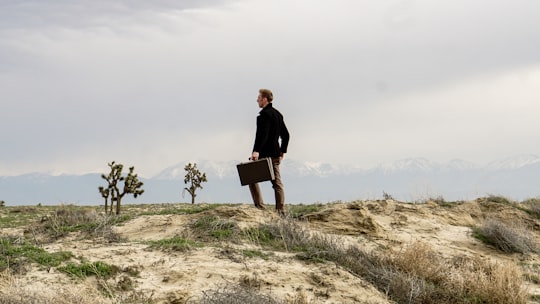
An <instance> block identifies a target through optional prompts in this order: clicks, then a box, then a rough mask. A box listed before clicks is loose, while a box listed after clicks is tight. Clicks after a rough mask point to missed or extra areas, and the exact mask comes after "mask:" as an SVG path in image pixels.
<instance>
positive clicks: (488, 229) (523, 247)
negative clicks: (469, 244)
mask: <svg viewBox="0 0 540 304" xmlns="http://www.w3.org/2000/svg"><path fill="white" fill-rule="evenodd" d="M473 235H474V236H475V237H476V238H477V239H479V240H481V241H482V242H484V243H486V244H489V245H493V246H494V247H495V248H497V249H499V250H501V251H503V252H507V253H513V252H517V253H527V252H536V251H537V246H536V242H535V240H534V236H533V235H532V234H531V233H530V231H528V230H527V229H526V228H525V227H524V226H521V225H519V224H517V223H513V224H511V225H510V224H505V223H504V222H502V221H500V220H498V219H494V218H488V219H487V220H486V221H485V222H484V224H483V225H482V226H478V227H474V228H473Z"/></svg>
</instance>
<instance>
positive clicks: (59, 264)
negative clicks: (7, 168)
mask: <svg viewBox="0 0 540 304" xmlns="http://www.w3.org/2000/svg"><path fill="white" fill-rule="evenodd" d="M432 200H433V199H432ZM434 201H435V200H434ZM435 202H436V203H437V205H438V206H443V207H446V205H447V204H449V203H448V202H445V201H444V199H443V198H441V200H440V201H435ZM478 203H479V205H480V208H478V206H475V207H474V208H471V209H470V210H471V217H473V218H475V219H478V220H480V219H482V218H487V220H486V221H485V222H483V224H482V225H481V226H478V227H475V228H474V229H473V235H474V236H476V237H477V238H480V239H482V240H483V241H484V242H486V243H488V244H490V245H491V246H494V247H495V248H498V249H499V250H501V251H503V252H519V253H525V254H526V255H523V257H524V258H523V259H522V260H521V264H519V265H518V264H516V263H515V262H511V261H504V260H501V259H496V258H493V259H491V258H490V259H487V258H485V257H483V256H482V255H477V256H474V255H472V257H471V255H467V256H466V255H460V254H452V255H448V254H443V253H441V252H440V251H439V250H438V249H440V248H434V247H431V245H428V244H427V243H423V242H412V243H409V244H407V243H401V245H398V243H397V242H396V243H385V242H383V241H382V240H381V239H377V238H375V239H372V238H370V237H369V236H363V235H358V234H357V232H355V233H356V234H354V235H353V234H349V235H347V236H346V237H344V236H341V235H338V234H336V233H335V232H329V230H325V227H327V225H330V223H329V222H328V221H339V223H333V224H335V225H357V223H359V221H358V222H355V221H354V220H352V221H341V214H345V213H347V214H351V215H353V217H360V216H361V217H366V216H368V214H370V213H371V214H372V213H377V212H379V213H381V214H382V213H386V212H388V210H391V212H389V213H388V214H389V216H390V217H391V218H392V219H394V218H396V216H398V215H399V216H402V217H407V218H410V217H413V216H414V215H415V214H416V213H417V212H416V210H421V211H422V212H423V213H422V216H423V217H428V216H430V215H429V212H433V213H434V214H436V215H437V216H442V215H441V214H447V213H453V212H466V211H464V210H467V209H466V208H467V205H463V206H460V208H451V209H444V210H442V209H437V208H438V206H435V205H433V204H432V205H430V206H427V207H426V206H421V205H411V206H406V205H401V206H400V208H394V207H396V206H397V205H396V206H394V205H393V204H394V202H380V201H379V203H372V205H373V206H372V207H373V208H366V207H365V206H364V205H363V204H361V203H359V202H351V203H350V204H348V205H345V206H343V204H346V203H343V202H340V203H339V204H337V203H336V204H335V205H336V206H333V205H332V204H325V205H322V204H316V205H297V206H296V205H291V206H288V212H289V216H288V217H287V218H286V219H280V218H279V217H277V216H275V214H274V213H271V212H269V211H262V213H261V211H259V210H255V209H254V208H249V207H246V206H238V205H228V206H223V205H218V204H202V205H191V204H185V205H183V204H180V205H179V206H172V205H170V204H161V205H158V204H156V205H151V206H150V205H126V206H125V209H123V211H124V212H125V214H124V215H123V216H108V215H106V214H105V215H103V213H102V212H101V213H98V212H96V210H97V207H78V206H74V205H62V206H60V207H17V208H15V207H6V208H3V209H2V210H0V215H1V217H0V225H1V226H0V228H2V229H4V228H5V229H7V230H1V231H2V233H3V232H4V231H9V233H14V234H16V236H9V237H8V236H6V237H4V236H2V237H1V238H0V304H22V303H38V304H40V303H62V304H63V303H81V304H86V303H102V302H103V301H100V300H101V299H103V298H104V297H106V298H108V300H106V301H105V302H109V303H110V302H113V303H148V304H152V303H158V302H159V303H161V302H168V303H287V304H293V303H294V304H308V303H317V301H319V300H321V301H326V300H330V301H333V302H336V303H337V302H339V301H340V299H338V298H336V294H337V293H340V294H341V295H343V296H347V291H350V290H347V291H346V290H343V289H339V288H340V287H339V286H338V284H333V282H334V281H330V280H329V278H330V277H332V273H331V272H336V273H337V272H339V273H340V274H339V275H338V276H337V277H339V280H340V281H341V282H342V283H343V282H347V281H354V279H351V278H354V277H357V278H361V279H362V282H363V283H362V286H364V285H365V284H366V283H369V284H371V286H373V287H375V288H376V289H377V290H379V292H380V294H381V295H383V297H384V296H386V297H387V298H388V300H389V301H392V302H395V303H427V304H430V303H433V304H435V303H437V304H438V303H442V304H445V303H458V304H460V303H463V304H465V303H467V304H470V303H478V304H479V303H495V304H498V303H500V304H503V303H514V304H525V303H528V301H535V300H536V301H537V300H538V295H534V294H530V295H529V294H527V292H526V290H525V289H524V286H525V285H526V284H525V283H524V282H526V283H527V284H536V285H540V279H539V276H538V275H537V273H538V255H537V253H538V250H537V247H536V244H535V235H534V234H533V233H535V232H533V231H532V230H528V229H531V228H533V227H537V226H536V225H537V224H538V222H537V221H536V222H535V217H531V215H532V213H531V212H528V213H525V212H519V211H516V210H515V208H517V209H519V210H525V209H527V210H533V209H534V207H533V206H534V205H535V204H537V201H533V200H527V201H525V202H522V204H519V205H518V204H515V203H511V202H508V203H507V202H505V201H504V200H502V199H500V198H495V199H492V198H484V199H482V200H479V201H478ZM395 204H401V203H395ZM475 204H476V202H475ZM499 205H500V206H499ZM337 206H340V207H339V208H343V209H335V210H336V212H337V211H340V212H345V213H339V214H340V215H339V216H338V217H337V218H336V219H334V218H331V217H309V216H306V215H309V214H311V213H317V212H318V211H321V209H322V210H323V211H325V212H326V211H329V210H332V208H337ZM220 208H223V209H220ZM385 208H386V209H385ZM501 210H502V211H504V212H501ZM402 212H403V213H405V214H403V213H402ZM505 212H508V213H509V214H511V215H512V218H509V217H507V218H504V215H505ZM396 214H397V215H396ZM456 214H462V213H456ZM486 214H491V215H495V216H498V217H495V218H493V217H491V218H490V217H486ZM190 215H192V216H190ZM261 215H263V216H262V217H261ZM139 216H145V219H144V220H145V223H144V224H141V223H143V221H140V220H138V217H139ZM266 216H268V217H271V218H264V217H266ZM458 216H459V215H457V216H456V218H457V217H458ZM514 217H519V218H514ZM307 218H309V221H308V220H307ZM131 219H134V221H132V222H129V223H127V221H129V220H131ZM244 219H246V220H245V221H244ZM353 219H356V218H353ZM503 219H505V220H503ZM520 219H522V220H520ZM523 219H526V220H523ZM158 220H159V221H158ZM175 221H179V222H180V223H182V224H181V225H182V226H177V227H172V228H174V229H171V227H170V225H173V223H175ZM403 222H404V223H405V224H406V223H408V222H412V220H403ZM521 222H523V223H527V226H525V224H522V225H519V224H518V223H521ZM121 225H125V226H126V227H122V226H121ZM138 225H142V226H141V227H140V229H155V231H159V232H156V233H161V231H163V232H166V233H167V235H168V236H169V237H168V238H163V239H158V240H154V241H147V242H143V243H140V241H139V240H140V238H139V237H138V236H136V237H135V240H138V241H136V242H135V243H136V245H134V246H130V244H127V243H126V244H124V243H123V244H110V243H111V242H117V241H118V240H124V241H126V242H127V239H125V238H124V237H122V235H121V234H119V233H117V232H115V231H117V230H118V229H120V231H122V228H124V229H127V230H123V231H124V232H125V231H132V230H133V229H134V228H135V229H137V227H139V226H138ZM114 226H117V227H114ZM8 227H10V228H8ZM11 227H23V228H24V229H19V228H17V229H13V228H11ZM130 227H131V228H130ZM336 227H337V226H336ZM467 227H468V226H467ZM525 227H528V228H525ZM116 228H118V229H116ZM130 229H131V230H130ZM23 230H24V231H25V232H24V235H23V234H22V231H23ZM334 231H335V230H334ZM338 231H341V230H338ZM352 231H357V230H352ZM171 232H174V234H171ZM132 233H134V235H137V234H136V233H138V232H132ZM171 235H175V236H172V237H171ZM43 236H49V237H50V238H48V239H47V238H44V237H43ZM132 237H133V236H132ZM60 238H62V241H61V242H59V241H58V239H60ZM103 240H106V241H107V242H103ZM357 242H358V243H357ZM49 244H51V245H53V247H54V248H65V246H69V247H68V248H71V246H73V247H72V248H73V250H74V251H73V252H76V254H77V257H76V258H74V254H73V253H72V252H67V251H65V252H64V251H60V252H48V251H47V250H46V248H50V247H48V246H49ZM75 244H77V245H75ZM145 244H147V245H148V247H147V250H144V248H145ZM99 246H110V249H109V250H110V251H109V252H107V254H106V256H109V254H111V255H115V258H114V261H122V262H115V263H118V265H122V267H121V268H120V267H118V266H115V265H113V264H109V263H105V262H104V261H99V260H98V261H94V262H90V261H88V260H87V258H85V257H84V255H87V254H92V260H94V259H95V258H96V257H97V256H99V255H94V254H93V253H90V252H92V250H94V249H95V248H96V247H99ZM433 246H436V245H433ZM203 247H204V248H203ZM477 247H484V248H487V247H485V246H477ZM87 248H88V251H87ZM148 249H150V250H153V251H149V250H148ZM48 250H50V249H48ZM70 250H71V249H70ZM138 250H140V251H141V253H140V255H142V254H144V259H148V260H149V261H148V262H141V261H132V260H129V259H131V258H133V257H134V256H137V254H139V253H137V251H138ZM186 252H187V253H186ZM202 252H204V254H205V255H208V254H209V255H211V256H210V259H216V260H217V261H218V263H220V262H223V263H224V264H225V263H227V264H226V267H217V268H216V270H215V271H213V270H212V271H208V272H205V271H203V268H197V264H196V263H197V262H196V260H195V259H194V256H197V254H199V255H200V254H201V253H202ZM129 254H132V256H131V257H130V258H129V259H126V258H124V259H122V256H123V255H129ZM484 256H485V255H484ZM74 261H75V262H74ZM110 261H111V260H109V259H108V260H107V262H110ZM126 261H130V262H126ZM205 261H206V260H205ZM276 261H278V262H279V263H276ZM495 261H497V262H495ZM283 262H285V264H286V265H289V263H290V264H291V265H294V267H299V266H298V265H304V266H305V264H312V263H318V264H317V265H316V266H308V267H309V269H317V271H307V270H306V272H305V273H302V274H301V276H302V277H303V278H304V279H305V281H302V283H299V284H302V286H306V287H303V288H305V289H301V288H299V289H297V290H296V291H295V292H296V294H294V292H293V293H288V294H287V295H286V296H278V295H275V294H273V292H274V291H275V290H278V289H280V286H278V285H276V284H275V282H272V281H271V280H270V279H269V278H268V276H266V273H274V272H275V271H278V270H279V269H278V267H280V266H275V265H276V264H277V265H283V264H284V263H283ZM120 263H122V264H120ZM182 263H187V264H189V266H188V267H187V268H183V267H179V266H178V265H180V264H182ZM263 264H265V266H262V265H263ZM266 264H268V267H269V268H266V269H265V270H264V272H263V271H259V269H257V268H258V267H266ZM235 265H237V266H235ZM235 267H238V268H241V269H242V271H239V272H238V273H237V275H236V277H234V276H233V275H232V274H231V273H223V272H222V271H220V270H218V268H219V269H221V268H226V269H227V270H228V271H229V270H230V271H233V269H235ZM169 268H170V269H169ZM36 269H37V271H40V272H42V273H44V274H45V275H46V272H48V271H50V272H52V273H56V274H55V275H57V276H65V278H66V280H69V279H68V278H69V277H73V278H77V280H69V281H72V282H74V283H73V284H80V283H78V282H81V281H82V280H84V281H85V283H84V285H83V284H81V285H73V286H86V287H88V286H90V287H92V288H93V289H91V290H90V291H88V290H82V289H81V290H80V291H79V292H78V293H77V292H75V291H76V290H77V289H78V288H72V289H71V290H68V289H62V288H58V287H56V289H54V288H51V289H50V290H51V293H50V294H37V293H35V292H32V290H30V289H25V288H24V284H28V281H25V283H20V284H23V285H17V283H16V282H17V280H18V279H19V278H25V277H26V278H27V276H23V274H24V273H27V272H30V271H36ZM207 269H208V267H206V265H205V270H207ZM330 269H331V270H330ZM159 271H162V273H161V274H162V275H163V276H164V277H163V278H162V282H163V284H178V282H182V281H184V280H188V279H189V277H188V276H189V273H190V271H191V273H193V274H194V275H196V274H197V273H198V274H199V275H200V276H201V275H202V276H204V279H205V280H211V279H212V278H215V277H217V276H219V277H221V278H222V279H223V280H225V281H226V282H227V283H226V284H225V285H218V286H217V287H215V288H212V289H208V290H204V291H202V290H191V291H190V292H187V293H185V294H182V293H181V292H176V291H178V289H175V293H172V292H171V293H167V294H163V293H161V294H160V295H159V296H156V295H155V294H154V293H153V292H148V290H147V289H145V288H148V287H142V284H141V282H144V280H145V279H146V278H147V277H152V278H153V279H154V280H155V279H156V276H158V275H159V273H160V272H159ZM263 274H264V275H263ZM344 275H351V277H350V278H347V279H346V280H343V279H344ZM36 277H42V275H38V276H36ZM88 277H94V278H92V279H91V280H86V279H87V278H88ZM333 277H334V279H335V278H336V275H335V274H334V276H333ZM157 278H158V279H159V277H157ZM336 280H337V279H336ZM214 282H215V281H214ZM146 283H147V281H146V282H145V284H146ZM334 283H335V282H334ZM340 284H341V283H340ZM175 286H176V285H175ZM357 286H358V285H357ZM336 288H338V290H339V291H337V290H336ZM351 290H352V289H351ZM304 292H307V293H309V295H310V296H309V297H306V295H305V293H304ZM85 297H86V298H85ZM156 297H157V298H156ZM341 300H343V301H345V302H348V303H349V302H351V303H352V302H362V301H361V300H359V299H353V298H351V299H347V300H345V298H341Z"/></svg>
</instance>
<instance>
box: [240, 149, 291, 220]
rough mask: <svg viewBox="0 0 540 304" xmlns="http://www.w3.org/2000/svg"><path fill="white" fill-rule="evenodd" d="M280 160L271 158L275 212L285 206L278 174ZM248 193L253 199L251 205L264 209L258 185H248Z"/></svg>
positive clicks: (283, 193)
mask: <svg viewBox="0 0 540 304" xmlns="http://www.w3.org/2000/svg"><path fill="white" fill-rule="evenodd" d="M280 163H281V159H280V158H279V157H272V167H273V168H274V177H275V179H274V180H273V181H272V188H274V195H275V197H276V210H281V211H283V210H284V208H285V207H284V205H285V191H284V189H283V183H282V182H281V174H280V173H279V164H280ZM249 192H251V197H252V198H253V203H254V204H255V206H256V207H258V208H264V201H263V197H262V193H261V188H260V187H259V184H251V185H249Z"/></svg>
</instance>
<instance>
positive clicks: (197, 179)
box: [184, 163, 208, 204]
mask: <svg viewBox="0 0 540 304" xmlns="http://www.w3.org/2000/svg"><path fill="white" fill-rule="evenodd" d="M184 170H186V176H185V178H184V184H186V185H189V186H188V187H186V188H184V190H185V191H187V192H188V193H189V195H191V203H192V204H195V197H196V196H197V194H196V192H197V189H202V188H203V187H202V183H205V182H207V181H208V180H207V179H206V173H202V172H201V171H199V169H197V164H195V163H194V164H192V163H189V164H187V165H186V166H185V167H184Z"/></svg>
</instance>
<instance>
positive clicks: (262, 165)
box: [236, 157, 275, 186]
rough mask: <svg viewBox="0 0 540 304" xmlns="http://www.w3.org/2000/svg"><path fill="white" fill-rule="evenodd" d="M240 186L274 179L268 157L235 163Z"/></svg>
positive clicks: (270, 161)
mask: <svg viewBox="0 0 540 304" xmlns="http://www.w3.org/2000/svg"><path fill="white" fill-rule="evenodd" d="M236 168H237V169H238V175H239V176H240V184H242V186H245V185H249V184H255V183H259V182H264V181H269V180H274V179H275V177H274V167H273V166H272V159H271V158H270V157H267V158H262V159H259V160H256V161H250V162H246V163H240V164H238V165H236Z"/></svg>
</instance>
